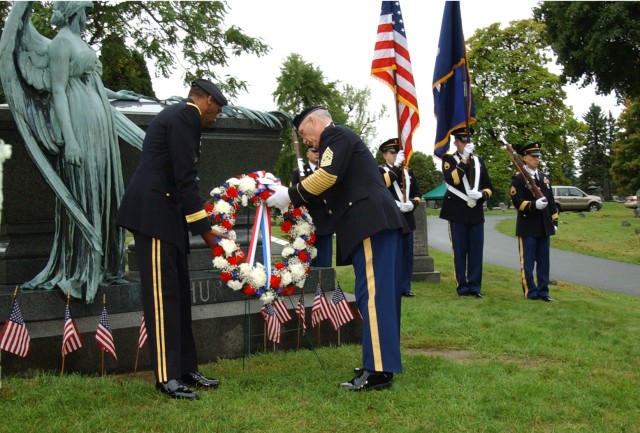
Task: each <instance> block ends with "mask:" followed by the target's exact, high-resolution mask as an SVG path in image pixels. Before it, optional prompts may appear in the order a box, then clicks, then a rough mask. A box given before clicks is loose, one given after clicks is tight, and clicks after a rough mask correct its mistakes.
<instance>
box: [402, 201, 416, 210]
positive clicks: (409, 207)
mask: <svg viewBox="0 0 640 433" xmlns="http://www.w3.org/2000/svg"><path fill="white" fill-rule="evenodd" d="M412 210H413V203H412V202H411V201H407V202H404V203H400V212H402V213H407V212H411V211H412Z"/></svg>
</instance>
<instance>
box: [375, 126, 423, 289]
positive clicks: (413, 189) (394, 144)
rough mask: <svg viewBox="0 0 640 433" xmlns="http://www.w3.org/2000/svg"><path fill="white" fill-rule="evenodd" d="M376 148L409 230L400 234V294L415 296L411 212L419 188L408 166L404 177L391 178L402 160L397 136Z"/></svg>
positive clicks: (416, 201) (415, 206)
mask: <svg viewBox="0 0 640 433" xmlns="http://www.w3.org/2000/svg"><path fill="white" fill-rule="evenodd" d="M378 149H379V150H380V152H382V157H383V158H384V160H385V164H383V165H381V166H380V170H381V171H382V174H383V176H384V181H385V184H386V185H387V188H389V192H391V195H392V196H393V198H394V199H395V200H396V204H397V205H398V208H399V209H400V212H402V215H403V216H404V219H405V220H406V221H407V225H408V226H409V230H410V231H409V233H405V234H403V235H402V296H405V297H408V298H412V297H414V296H415V295H414V294H413V292H412V291H411V274H413V232H414V230H415V229H416V218H415V216H414V215H413V212H414V211H415V210H416V208H417V207H418V205H419V204H420V188H419V187H418V181H417V180H416V177H415V175H414V174H413V170H412V169H410V168H409V167H406V168H403V169H402V173H403V176H404V179H402V178H401V179H397V180H394V181H392V180H391V178H392V177H395V176H392V175H390V174H389V173H390V172H391V171H392V170H393V168H394V167H397V166H398V165H400V164H402V161H403V160H404V152H403V153H402V155H401V160H400V159H399V158H398V152H399V151H400V145H399V144H398V139H397V138H391V139H389V140H387V141H385V142H384V143H382V144H381V145H380V147H379V148H378ZM398 161H400V162H398ZM403 194H404V196H403Z"/></svg>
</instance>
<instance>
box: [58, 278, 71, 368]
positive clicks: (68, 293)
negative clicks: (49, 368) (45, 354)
mask: <svg viewBox="0 0 640 433" xmlns="http://www.w3.org/2000/svg"><path fill="white" fill-rule="evenodd" d="M70 297H71V288H69V291H68V292H67V306H68V305H69V298H70ZM62 345H63V347H62V369H61V370H60V376H62V375H64V330H63V331H62Z"/></svg>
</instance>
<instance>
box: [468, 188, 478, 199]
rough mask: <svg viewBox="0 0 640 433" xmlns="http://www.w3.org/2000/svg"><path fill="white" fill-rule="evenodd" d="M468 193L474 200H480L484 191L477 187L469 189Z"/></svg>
mask: <svg viewBox="0 0 640 433" xmlns="http://www.w3.org/2000/svg"><path fill="white" fill-rule="evenodd" d="M467 195H468V196H469V198H470V199H472V200H480V199H481V198H482V193H481V192H480V191H478V190H475V189H472V190H471V191H469V192H468V193H467Z"/></svg>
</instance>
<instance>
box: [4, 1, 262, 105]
mask: <svg viewBox="0 0 640 433" xmlns="http://www.w3.org/2000/svg"><path fill="white" fill-rule="evenodd" d="M5 6H6V5H5ZM6 13H8V8H6V7H4V6H3V7H0V14H5V15H2V16H0V18H2V19H3V20H4V19H5V18H6ZM226 13H227V4H226V2H225V1H194V2H176V1H162V2H140V1H131V2H111V1H94V2H93V10H92V13H91V15H90V16H89V18H90V21H89V22H88V23H87V29H86V31H85V33H84V34H83V39H84V40H85V41H86V42H87V43H88V44H89V45H91V46H92V47H93V48H94V49H96V50H98V51H100V50H101V49H102V47H103V46H104V44H105V41H107V40H111V39H110V38H116V39H119V40H121V41H126V46H127V48H128V49H129V50H135V51H136V52H138V53H140V55H141V56H142V57H143V58H145V59H154V62H155V75H156V76H163V77H167V78H168V77H169V76H170V75H171V74H172V73H173V72H174V71H175V70H176V69H178V70H179V71H181V72H182V77H183V79H184V82H185V83H188V82H190V81H192V80H193V79H194V78H197V77H205V78H210V79H211V80H213V81H215V82H218V83H219V84H220V87H221V88H223V89H224V90H225V92H226V93H227V95H228V96H230V97H231V98H233V97H234V96H235V95H237V94H238V92H239V91H241V90H246V89H247V83H246V82H244V81H242V80H238V79H237V78H235V77H233V76H229V75H224V74H223V73H222V72H220V67H224V66H227V60H228V59H229V58H230V57H231V56H240V55H242V54H245V53H248V54H254V55H256V56H258V57H260V56H262V55H264V54H266V53H267V52H268V50H269V48H268V46H267V45H266V44H265V43H264V42H262V40H261V39H259V38H253V37H250V36H247V35H246V34H244V33H243V31H242V29H240V28H238V27H236V26H233V25H232V26H225V25H224V18H225V16H226ZM50 17H51V5H50V3H45V4H44V5H41V4H40V3H36V4H35V6H34V13H33V15H32V21H33V23H34V25H35V27H36V28H37V29H38V31H39V32H40V33H42V34H43V35H44V36H47V37H49V38H51V37H53V35H54V34H55V33H56V31H57V30H56V29H54V28H52V27H51V24H50Z"/></svg>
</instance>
